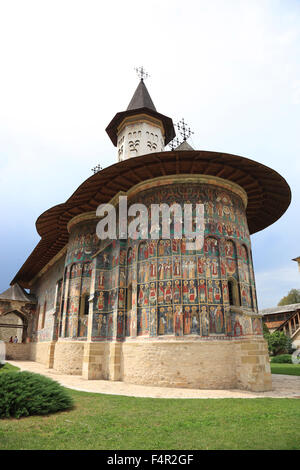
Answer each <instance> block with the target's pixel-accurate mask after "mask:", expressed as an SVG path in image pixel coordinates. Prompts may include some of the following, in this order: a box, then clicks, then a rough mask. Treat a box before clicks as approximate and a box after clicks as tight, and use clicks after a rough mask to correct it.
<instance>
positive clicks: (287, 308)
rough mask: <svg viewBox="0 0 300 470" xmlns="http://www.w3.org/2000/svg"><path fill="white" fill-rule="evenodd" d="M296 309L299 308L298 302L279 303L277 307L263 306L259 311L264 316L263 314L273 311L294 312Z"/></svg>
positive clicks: (269, 313)
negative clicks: (289, 303)
mask: <svg viewBox="0 0 300 470" xmlns="http://www.w3.org/2000/svg"><path fill="white" fill-rule="evenodd" d="M296 310H300V304H291V305H280V306H279V307H273V308H265V309H264V310H261V311H260V312H259V313H260V314H261V315H264V316H265V315H272V314H274V313H289V312H295V311H296Z"/></svg>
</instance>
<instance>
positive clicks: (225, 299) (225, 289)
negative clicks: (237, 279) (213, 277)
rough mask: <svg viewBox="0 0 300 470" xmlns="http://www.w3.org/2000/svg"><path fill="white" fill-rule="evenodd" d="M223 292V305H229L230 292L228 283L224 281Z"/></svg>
mask: <svg viewBox="0 0 300 470" xmlns="http://www.w3.org/2000/svg"><path fill="white" fill-rule="evenodd" d="M222 291H223V303H224V304H227V303H228V302H229V292H228V283H227V281H222Z"/></svg>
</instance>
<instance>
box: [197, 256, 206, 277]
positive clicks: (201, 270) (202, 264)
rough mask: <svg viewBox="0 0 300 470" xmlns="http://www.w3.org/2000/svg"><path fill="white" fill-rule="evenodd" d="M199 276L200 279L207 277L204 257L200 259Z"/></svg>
mask: <svg viewBox="0 0 300 470" xmlns="http://www.w3.org/2000/svg"><path fill="white" fill-rule="evenodd" d="M198 275H199V276H200V277H201V276H204V275H205V258H204V256H201V257H198Z"/></svg>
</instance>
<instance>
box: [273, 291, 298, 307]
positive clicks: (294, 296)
mask: <svg viewBox="0 0 300 470" xmlns="http://www.w3.org/2000/svg"><path fill="white" fill-rule="evenodd" d="M299 303H300V289H291V290H290V292H289V293H288V295H286V296H285V297H283V298H282V299H281V300H280V302H278V305H279V306H282V305H291V304H299Z"/></svg>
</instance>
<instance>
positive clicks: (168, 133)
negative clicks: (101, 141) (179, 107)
mask: <svg viewBox="0 0 300 470" xmlns="http://www.w3.org/2000/svg"><path fill="white" fill-rule="evenodd" d="M138 114H147V115H148V116H151V117H154V118H155V119H158V120H159V121H161V123H162V125H163V128H164V134H165V135H164V139H165V145H167V144H168V143H169V142H171V140H173V139H174V137H175V135H176V134H175V130H174V125H173V121H172V119H171V118H169V117H167V116H165V115H164V114H160V113H158V112H157V111H154V110H152V109H149V108H139V109H131V110H127V111H122V112H120V113H117V114H116V115H115V117H114V118H113V119H112V120H111V122H110V123H109V124H108V126H107V128H106V129H105V130H106V132H107V134H108V135H109V138H110V140H111V141H112V143H113V144H114V146H115V147H116V146H117V142H118V128H119V126H120V125H121V124H122V122H123V121H124V119H126V118H127V117H129V116H134V115H138Z"/></svg>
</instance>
